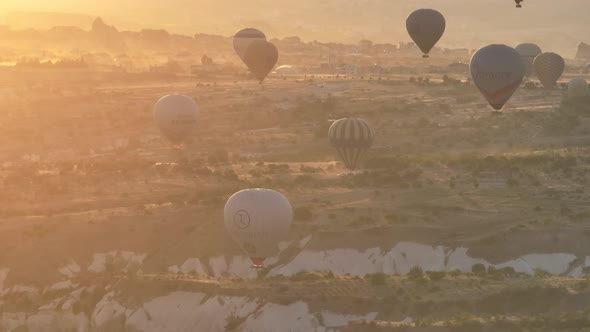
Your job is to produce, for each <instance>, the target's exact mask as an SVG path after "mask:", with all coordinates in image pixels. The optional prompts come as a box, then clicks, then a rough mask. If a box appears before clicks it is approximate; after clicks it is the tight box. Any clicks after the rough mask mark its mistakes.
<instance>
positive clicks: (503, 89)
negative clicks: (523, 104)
mask: <svg viewBox="0 0 590 332" xmlns="http://www.w3.org/2000/svg"><path fill="white" fill-rule="evenodd" d="M469 71H470V72H471V78H472V79H473V83H475V86H476V87H477V88H478V89H479V91H480V92H481V93H482V95H483V96H484V97H485V98H486V100H487V101H488V103H489V104H490V105H491V106H492V107H493V108H494V109H496V110H500V109H502V107H503V106H504V104H506V102H507V101H508V99H510V97H512V95H513V94H514V92H515V91H516V90H517V89H518V87H519V86H520V83H521V82H522V79H523V77H524V64H523V63H522V60H521V59H520V54H518V52H517V51H516V50H515V49H513V48H512V47H509V46H506V45H488V46H485V47H482V48H480V49H479V50H478V51H477V52H475V54H474V55H473V57H472V58H471V64H470V65H469Z"/></svg>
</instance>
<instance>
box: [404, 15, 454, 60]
mask: <svg viewBox="0 0 590 332" xmlns="http://www.w3.org/2000/svg"><path fill="white" fill-rule="evenodd" d="M445 27H446V22H445V18H444V16H443V15H442V14H441V13H439V12H438V11H436V10H434V9H418V10H416V11H414V12H413V13H412V14H410V16H408V18H407V20H406V28H407V29H408V33H409V34H410V37H411V38H412V40H413V41H414V42H415V43H416V45H418V47H419V48H420V50H422V52H423V53H424V55H422V57H424V58H428V53H429V52H430V50H431V49H432V48H433V47H434V45H436V43H437V42H438V41H439V39H440V37H442V35H443V33H444V32H445Z"/></svg>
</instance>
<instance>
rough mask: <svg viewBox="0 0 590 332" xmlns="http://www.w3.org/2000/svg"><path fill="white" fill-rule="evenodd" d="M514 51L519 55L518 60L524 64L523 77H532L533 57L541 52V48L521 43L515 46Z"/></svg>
mask: <svg viewBox="0 0 590 332" xmlns="http://www.w3.org/2000/svg"><path fill="white" fill-rule="evenodd" d="M516 51H517V52H518V54H520V58H521V59H522V62H523V63H524V76H527V77H530V76H532V75H533V73H534V71H533V61H534V60H535V57H536V56H537V55H539V54H541V53H542V52H543V51H542V50H541V48H540V47H539V46H537V45H535V44H533V43H523V44H519V45H518V46H516Z"/></svg>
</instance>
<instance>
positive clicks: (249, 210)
mask: <svg viewBox="0 0 590 332" xmlns="http://www.w3.org/2000/svg"><path fill="white" fill-rule="evenodd" d="M223 215H224V223H225V229H226V230H227V231H228V232H229V234H230V235H231V237H232V238H233V239H234V240H235V241H236V242H237V243H238V245H239V246H240V247H241V248H242V250H243V251H244V252H246V253H247V254H248V256H249V257H250V259H251V260H252V263H253V266H254V267H256V268H261V267H262V263H263V262H264V260H265V259H266V258H267V257H269V256H272V255H274V254H276V253H277V251H278V249H277V245H278V243H279V242H280V241H281V240H283V239H284V238H285V237H286V236H287V234H288V232H289V227H290V225H291V221H292V219H293V211H292V208H291V204H290V203H289V200H288V199H287V198H286V197H285V196H284V195H283V194H281V193H280V192H278V191H274V190H271V189H259V188H256V189H244V190H241V191H238V192H237V193H235V194H233V195H232V196H231V197H230V198H229V199H228V200H227V202H226V203H225V208H224V211H223Z"/></svg>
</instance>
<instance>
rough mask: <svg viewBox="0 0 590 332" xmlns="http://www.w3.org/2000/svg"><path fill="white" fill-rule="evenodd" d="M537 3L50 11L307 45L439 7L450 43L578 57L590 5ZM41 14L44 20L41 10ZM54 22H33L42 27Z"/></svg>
mask: <svg viewBox="0 0 590 332" xmlns="http://www.w3.org/2000/svg"><path fill="white" fill-rule="evenodd" d="M529 2H530V3H523V6H524V7H523V8H522V9H516V8H514V2H513V1H510V0H477V1H473V0H445V1H442V0H322V1H317V0H298V1H293V0H250V1H248V2H247V4H246V3H245V2H244V1H242V0H201V1H198V2H197V1H187V0H168V1H150V2H145V1H140V0H128V1H125V6H121V4H120V1H116V0H102V1H100V2H99V3H94V4H84V3H80V4H77V5H75V6H71V3H70V2H68V1H65V0H54V1H52V2H51V6H49V5H45V7H51V8H52V10H54V11H57V10H62V9H66V8H67V9H68V10H69V11H71V10H76V11H79V12H85V13H93V14H96V15H93V16H88V15H79V16H76V14H64V15H66V16H64V17H63V21H64V22H66V21H67V22H68V24H58V23H60V22H61V21H60V20H61V18H59V16H57V15H58V14H57V13H54V14H55V16H53V18H54V19H53V24H52V25H78V26H81V27H82V28H84V29H88V28H89V26H90V24H91V22H92V18H93V17H95V16H103V17H105V18H106V19H107V20H108V21H109V22H112V23H113V24H115V25H116V26H117V27H118V28H119V29H123V30H140V29H141V28H160V29H166V30H168V31H170V32H174V33H183V34H188V35H193V34H194V33H198V32H201V33H210V34H220V35H225V36H230V35H232V34H233V33H234V32H235V31H236V30H238V29H239V28H242V27H245V26H255V27H259V28H260V29H262V30H264V31H265V32H266V34H267V35H269V36H271V37H279V38H281V37H285V36H291V35H297V36H300V37H301V38H302V39H304V40H306V41H312V40H319V41H338V42H349V43H350V42H358V41H359V40H361V39H370V40H373V41H375V42H380V43H383V42H389V43H397V42H398V41H408V40H409V37H408V36H407V34H406V33H405V18H406V17H407V15H408V14H409V13H410V12H411V11H413V10H414V9H417V8H422V7H431V8H435V9H438V10H440V11H441V12H442V13H443V14H444V15H445V16H446V18H447V31H446V34H445V35H444V36H443V38H442V39H441V41H440V43H441V45H442V46H448V47H469V48H479V47H481V46H483V45H485V44H489V43H506V44H509V45H512V46H515V45H516V44H518V43H520V42H535V43H538V44H540V46H541V47H542V48H543V49H546V50H552V51H557V52H560V53H563V54H564V55H565V56H567V57H574V56H575V53H576V48H577V45H578V44H579V43H580V42H582V41H585V40H584V39H585V38H588V37H587V36H588V35H590V25H588V24H587V19H586V16H587V13H588V12H590V1H587V0H568V1H567V2H564V1H562V2H557V1H554V0H535V1H529ZM67 4H70V6H66V5H67ZM128 12H132V13H133V15H129V13H128ZM23 15H24V13H21V14H19V15H17V17H20V18H21V19H20V21H19V22H20V23H19V24H20V26H22V23H23V22H26V20H24V19H22V17H24V16H23ZM34 15H35V17H41V18H43V16H42V15H41V14H39V13H37V14H34ZM69 15H71V16H69ZM8 17H10V15H9V16H8ZM13 17H14V16H13ZM10 21H11V20H7V23H9V24H11V23H10ZM12 21H14V19H12ZM46 21H47V19H45V20H37V19H35V20H33V19H30V20H29V22H35V24H36V25H40V24H41V23H42V22H46ZM76 21H77V22H78V23H77V24H72V23H73V22H76ZM11 25H13V24H11ZM46 27H48V26H46Z"/></svg>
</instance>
